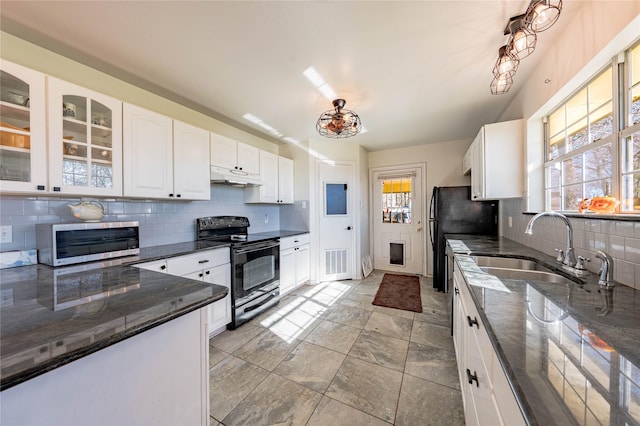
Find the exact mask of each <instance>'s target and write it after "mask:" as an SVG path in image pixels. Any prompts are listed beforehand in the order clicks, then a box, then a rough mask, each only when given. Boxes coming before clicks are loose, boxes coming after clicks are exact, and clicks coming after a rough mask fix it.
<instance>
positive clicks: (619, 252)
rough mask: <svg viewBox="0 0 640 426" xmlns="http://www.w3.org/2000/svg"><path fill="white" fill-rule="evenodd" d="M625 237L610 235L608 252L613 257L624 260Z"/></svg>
mask: <svg viewBox="0 0 640 426" xmlns="http://www.w3.org/2000/svg"><path fill="white" fill-rule="evenodd" d="M624 247H625V243H624V237H619V236H617V235H609V249H608V250H606V251H607V252H608V253H609V254H610V255H611V256H612V257H615V258H617V259H624V258H625V255H624Z"/></svg>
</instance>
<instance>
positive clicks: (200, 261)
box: [198, 259, 209, 263]
mask: <svg viewBox="0 0 640 426" xmlns="http://www.w3.org/2000/svg"><path fill="white" fill-rule="evenodd" d="M207 262H209V259H205V260H198V263H207Z"/></svg>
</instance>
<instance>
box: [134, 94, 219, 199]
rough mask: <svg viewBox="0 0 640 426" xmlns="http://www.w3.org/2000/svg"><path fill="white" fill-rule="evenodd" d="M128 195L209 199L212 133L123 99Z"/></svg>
mask: <svg viewBox="0 0 640 426" xmlns="http://www.w3.org/2000/svg"><path fill="white" fill-rule="evenodd" d="M123 128H124V140H123V147H124V195H125V197H144V198H156V199H181V200H208V199H210V197H211V191H210V182H209V132H208V131H206V130H203V129H199V128H197V127H194V126H191V125H188V124H185V123H182V122H179V121H173V120H172V119H171V118H169V117H166V116H164V115H162V114H158V113H155V112H152V111H149V110H146V109H143V108H140V107H137V106H134V105H130V104H124V107H123Z"/></svg>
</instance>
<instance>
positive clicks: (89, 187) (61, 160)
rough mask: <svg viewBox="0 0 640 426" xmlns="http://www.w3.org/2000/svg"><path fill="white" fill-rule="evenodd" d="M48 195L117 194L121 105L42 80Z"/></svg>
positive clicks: (119, 189) (58, 82)
mask: <svg viewBox="0 0 640 426" xmlns="http://www.w3.org/2000/svg"><path fill="white" fill-rule="evenodd" d="M48 95H49V98H48V107H49V191H50V192H54V193H57V192H59V193H61V194H74V195H93V196H121V195H122V102H121V101H119V100H116V99H113V98H110V97H108V96H105V95H102V94H100V93H96V92H93V91H91V90H88V89H85V88H83V87H80V86H76V85H74V84H71V83H67V82H65V81H62V80H58V79H56V78H51V77H49V78H48Z"/></svg>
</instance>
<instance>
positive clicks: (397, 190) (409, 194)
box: [381, 177, 413, 224]
mask: <svg viewBox="0 0 640 426" xmlns="http://www.w3.org/2000/svg"><path fill="white" fill-rule="evenodd" d="M381 195H382V223H406V224H411V223H412V221H413V215H412V207H411V202H412V200H413V177H401V178H394V179H384V180H383V181H382V194H381Z"/></svg>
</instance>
